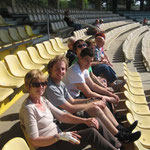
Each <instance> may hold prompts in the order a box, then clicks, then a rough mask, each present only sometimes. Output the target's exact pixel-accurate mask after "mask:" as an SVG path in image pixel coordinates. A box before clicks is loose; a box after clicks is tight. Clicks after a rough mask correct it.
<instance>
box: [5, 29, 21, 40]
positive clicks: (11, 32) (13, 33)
mask: <svg viewBox="0 0 150 150" xmlns="http://www.w3.org/2000/svg"><path fill="white" fill-rule="evenodd" d="M8 32H9V35H10V36H11V38H12V39H13V40H14V41H21V40H22V39H21V37H20V35H19V34H18V32H17V29H16V28H8Z"/></svg>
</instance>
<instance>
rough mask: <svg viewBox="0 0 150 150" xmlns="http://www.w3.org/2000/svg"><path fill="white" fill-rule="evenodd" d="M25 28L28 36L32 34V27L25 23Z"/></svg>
mask: <svg viewBox="0 0 150 150" xmlns="http://www.w3.org/2000/svg"><path fill="white" fill-rule="evenodd" d="M25 30H26V32H27V34H28V36H30V37H32V36H34V33H33V31H32V28H31V27H30V26H29V25H25Z"/></svg>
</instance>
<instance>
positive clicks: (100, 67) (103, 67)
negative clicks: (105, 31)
mask: <svg viewBox="0 0 150 150" xmlns="http://www.w3.org/2000/svg"><path fill="white" fill-rule="evenodd" d="M95 42H96V48H95V51H94V53H95V56H94V61H93V62H92V69H93V73H94V74H95V75H96V76H100V75H101V74H103V75H104V77H105V78H106V79H107V82H108V84H109V86H111V87H112V88H113V89H114V90H115V91H118V90H120V89H121V88H122V87H123V85H124V84H125V81H124V80H118V78H117V76H116V72H115V71H114V70H113V69H112V67H111V66H112V64H111V63H110V61H109V59H108V58H107V57H106V56H105V54H104V47H103V46H104V43H105V40H104V38H103V37H102V36H96V37H95Z"/></svg>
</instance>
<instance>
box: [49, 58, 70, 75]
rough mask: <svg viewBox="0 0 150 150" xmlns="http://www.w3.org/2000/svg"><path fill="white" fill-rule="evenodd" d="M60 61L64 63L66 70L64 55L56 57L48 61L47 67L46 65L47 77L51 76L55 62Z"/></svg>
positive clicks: (66, 62)
mask: <svg viewBox="0 0 150 150" xmlns="http://www.w3.org/2000/svg"><path fill="white" fill-rule="evenodd" d="M61 61H63V62H65V64H66V70H67V69H68V60H67V58H66V57H65V56H64V55H57V56H56V57H55V58H54V59H52V60H50V61H49V63H48V65H47V70H48V73H49V76H50V74H51V71H52V68H53V66H54V65H55V64H56V63H57V62H61Z"/></svg>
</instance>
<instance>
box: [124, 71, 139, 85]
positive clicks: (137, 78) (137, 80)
mask: <svg viewBox="0 0 150 150" xmlns="http://www.w3.org/2000/svg"><path fill="white" fill-rule="evenodd" d="M124 74H125V75H126V76H127V77H128V78H129V79H130V80H132V81H136V82H142V80H141V77H140V76H131V75H130V74H129V73H128V72H127V71H125V70H124Z"/></svg>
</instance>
